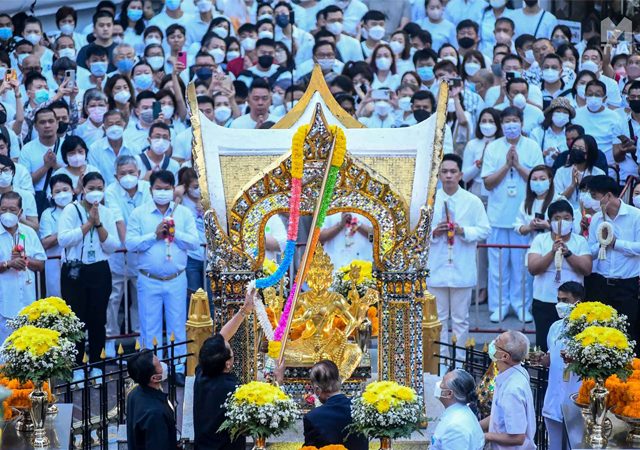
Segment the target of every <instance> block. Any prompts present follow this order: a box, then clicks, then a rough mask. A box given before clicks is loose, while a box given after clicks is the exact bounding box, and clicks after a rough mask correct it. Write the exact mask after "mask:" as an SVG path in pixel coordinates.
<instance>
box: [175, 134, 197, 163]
mask: <svg viewBox="0 0 640 450" xmlns="http://www.w3.org/2000/svg"><path fill="white" fill-rule="evenodd" d="M192 140H193V130H192V129H191V127H189V128H187V129H186V130H184V131H182V132H181V133H180V134H178V136H177V137H176V140H175V143H174V144H173V153H172V154H171V157H173V158H180V159H184V160H185V161H188V160H190V159H191V142H192Z"/></svg>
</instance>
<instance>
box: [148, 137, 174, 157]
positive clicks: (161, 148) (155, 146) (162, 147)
mask: <svg viewBox="0 0 640 450" xmlns="http://www.w3.org/2000/svg"><path fill="white" fill-rule="evenodd" d="M170 145H171V142H170V141H169V140H167V139H162V138H160V139H151V145H150V147H151V151H152V152H153V153H155V154H156V155H164V154H165V152H166V151H167V150H168V149H169V146H170Z"/></svg>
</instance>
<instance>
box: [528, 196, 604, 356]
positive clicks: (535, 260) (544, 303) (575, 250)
mask: <svg viewBox="0 0 640 450" xmlns="http://www.w3.org/2000/svg"><path fill="white" fill-rule="evenodd" d="M547 213H548V217H549V223H550V224H551V230H550V231H549V232H546V233H540V234H538V235H537V236H536V237H535V238H534V239H533V241H532V242H531V247H530V248H529V251H528V252H527V261H528V268H529V273H530V274H531V275H533V307H532V312H533V317H534V320H535V324H536V345H538V346H539V347H540V348H541V349H542V351H543V352H546V351H547V349H548V347H547V333H548V332H549V328H550V327H551V325H552V324H553V323H554V322H555V321H556V320H558V318H559V317H558V314H557V312H556V307H555V304H556V294H557V291H558V286H559V285H560V283H561V282H567V281H576V282H578V283H583V281H584V277H585V276H588V275H590V274H591V266H592V260H591V250H590V249H589V245H588V244H587V240H586V239H585V238H584V237H583V236H581V235H579V234H577V233H575V232H574V230H575V231H578V230H577V229H576V228H574V214H573V208H572V207H571V205H570V204H569V202H567V201H566V200H558V201H556V202H554V203H552V204H550V205H549V209H548V211H547ZM558 251H560V253H562V265H561V267H560V270H559V271H558V267H556V264H555V257H556V253H557V252H558Z"/></svg>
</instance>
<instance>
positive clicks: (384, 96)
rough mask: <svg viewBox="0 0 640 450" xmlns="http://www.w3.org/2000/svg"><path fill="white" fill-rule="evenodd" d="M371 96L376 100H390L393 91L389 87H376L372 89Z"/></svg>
mask: <svg viewBox="0 0 640 450" xmlns="http://www.w3.org/2000/svg"><path fill="white" fill-rule="evenodd" d="M371 98H372V99H374V100H389V99H390V98H391V92H390V91H389V89H374V90H373V91H371Z"/></svg>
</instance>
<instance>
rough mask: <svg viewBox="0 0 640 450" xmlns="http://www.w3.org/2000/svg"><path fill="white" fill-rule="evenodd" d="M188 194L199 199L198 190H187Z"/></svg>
mask: <svg viewBox="0 0 640 450" xmlns="http://www.w3.org/2000/svg"><path fill="white" fill-rule="evenodd" d="M189 194H190V195H191V196H192V197H193V198H200V188H190V189H189Z"/></svg>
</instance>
